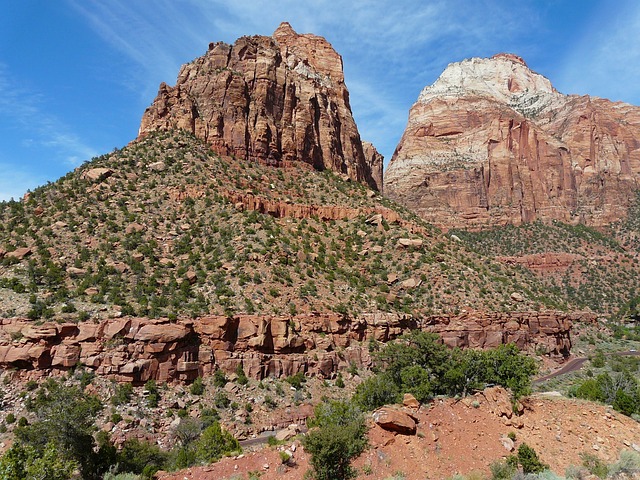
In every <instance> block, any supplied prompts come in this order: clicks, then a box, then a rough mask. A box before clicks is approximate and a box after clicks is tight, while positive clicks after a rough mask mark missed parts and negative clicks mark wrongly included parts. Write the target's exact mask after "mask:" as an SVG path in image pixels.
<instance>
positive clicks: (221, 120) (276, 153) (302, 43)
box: [139, 23, 382, 188]
mask: <svg viewBox="0 0 640 480" xmlns="http://www.w3.org/2000/svg"><path fill="white" fill-rule="evenodd" d="M172 128H181V129H185V130H187V131H190V132H192V133H194V134H195V135H196V136H198V137H199V138H201V139H203V140H205V141H206V142H207V143H209V144H210V145H211V146H212V148H213V149H214V150H215V151H217V152H218V153H220V154H222V155H235V156H238V157H241V158H244V159H247V160H251V161H260V162H264V163H267V164H271V165H276V166H280V165H286V164H287V163H288V162H294V161H302V162H305V163H308V164H310V165H312V166H313V167H314V168H316V169H319V170H322V169H330V170H333V171H336V172H340V173H344V174H347V175H348V176H349V177H350V178H351V179H353V180H356V181H360V182H365V183H368V184H369V185H370V186H371V187H373V188H376V187H377V185H378V183H376V181H375V180H374V179H376V178H381V177H382V164H380V165H379V166H378V167H376V168H378V170H376V171H372V170H371V167H370V164H368V163H367V162H366V160H365V156H364V152H363V145H362V141H361V140H360V135H359V133H358V128H357V126H356V124H355V121H354V120H353V116H352V114H351V107H350V105H349V92H348V91H347V88H346V86H345V83H344V75H343V70H342V58H341V57H340V55H338V53H336V51H335V50H334V49H333V47H332V46H331V44H329V42H327V41H326V40H325V39H324V38H322V37H318V36H315V35H309V34H305V35H299V34H297V33H296V32H295V31H294V30H293V29H292V28H291V26H290V25H289V24H288V23H283V24H282V25H280V27H279V28H278V29H277V30H276V31H275V33H274V34H273V36H272V37H263V36H253V37H242V38H240V39H238V40H237V41H236V43H235V44H233V45H227V44H225V43H212V44H210V45H209V50H208V52H207V53H206V54H205V55H204V56H202V57H200V58H197V59H195V60H194V61H193V62H191V63H189V64H187V65H183V67H182V68H181V69H180V73H179V75H178V80H177V83H176V85H175V86H174V87H170V86H168V85H166V84H164V83H163V84H161V85H160V89H159V91H158V96H157V97H156V99H155V101H154V102H153V104H152V105H151V106H150V107H149V108H147V110H146V111H145V113H144V115H143V117H142V122H141V125H140V131H139V135H140V136H144V135H145V134H147V133H149V132H151V131H155V130H165V129H172Z"/></svg>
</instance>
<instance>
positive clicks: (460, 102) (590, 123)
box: [385, 54, 640, 228]
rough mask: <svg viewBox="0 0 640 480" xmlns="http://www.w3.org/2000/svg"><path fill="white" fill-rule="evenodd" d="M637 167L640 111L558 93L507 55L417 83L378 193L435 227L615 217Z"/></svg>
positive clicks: (634, 182) (594, 221) (634, 184)
mask: <svg viewBox="0 0 640 480" xmlns="http://www.w3.org/2000/svg"><path fill="white" fill-rule="evenodd" d="M639 174H640V108H638V107H634V106H631V105H628V104H623V103H613V102H610V101H608V100H604V99H600V98H593V97H589V96H575V95H563V94H561V93H559V92H558V91H557V90H555V89H554V88H553V86H552V85H551V83H550V82H549V80H548V79H546V78H545V77H543V76H542V75H539V74H537V73H535V72H533V71H531V70H530V69H529V68H528V67H527V65H526V64H525V62H524V61H523V60H522V59H521V58H520V57H517V56H515V55H509V54H500V55H496V56H494V57H493V58H490V59H480V58H473V59H469V60H464V61H462V62H459V63H453V64H450V65H449V66H448V67H447V69H446V70H445V71H444V72H443V74H442V75H441V76H440V78H439V79H438V80H437V81H436V82H435V83H434V84H433V85H430V86H427V87H426V88H425V89H424V90H423V91H422V93H421V94H420V96H419V98H418V101H417V102H416V103H415V104H414V105H413V107H412V108H411V111H410V113H409V121H408V124H407V128H406V130H405V132H404V135H403V137H402V139H401V140H400V143H399V145H398V147H397V148H396V152H395V153H394V155H393V158H392V159H391V162H390V165H389V168H388V170H387V171H386V172H385V192H386V194H387V195H388V196H389V197H390V198H392V199H394V200H397V201H399V202H401V203H403V204H405V205H406V206H408V207H410V208H412V209H414V210H415V211H416V212H417V213H419V214H420V215H421V216H422V217H424V218H425V219H427V220H429V221H431V222H434V223H436V224H438V225H440V226H442V227H444V228H452V227H462V228H464V227H470V228H478V227H484V226H493V225H503V224H516V225H517V224H520V223H523V222H530V221H533V220H536V219H542V220H552V219H555V220H561V221H564V222H570V223H585V224H587V225H593V226H599V225H605V224H608V223H611V222H613V221H616V220H618V219H620V218H622V217H623V216H624V215H625V214H626V211H627V208H628V206H629V201H630V199H631V198H632V195H631V193H632V192H633V191H634V190H636V189H637V188H638V181H639V176H638V175H639Z"/></svg>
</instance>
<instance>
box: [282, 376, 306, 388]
mask: <svg viewBox="0 0 640 480" xmlns="http://www.w3.org/2000/svg"><path fill="white" fill-rule="evenodd" d="M284 381H285V382H287V383H288V384H289V385H291V386H292V387H294V388H295V389H296V390H300V389H301V388H302V387H303V386H304V383H306V381H307V377H305V376H304V373H302V372H298V373H296V374H295V375H291V376H290V377H287V378H285V379H284Z"/></svg>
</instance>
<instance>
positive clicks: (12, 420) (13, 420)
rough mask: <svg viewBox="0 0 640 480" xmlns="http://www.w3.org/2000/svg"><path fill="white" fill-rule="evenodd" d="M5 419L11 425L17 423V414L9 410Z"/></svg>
mask: <svg viewBox="0 0 640 480" xmlns="http://www.w3.org/2000/svg"><path fill="white" fill-rule="evenodd" d="M5 421H6V422H7V423H8V424H9V425H11V424H12V423H16V416H15V415H14V414H13V412H9V413H8V414H7V417H6V418H5Z"/></svg>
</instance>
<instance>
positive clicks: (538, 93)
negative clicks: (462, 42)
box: [418, 54, 564, 110]
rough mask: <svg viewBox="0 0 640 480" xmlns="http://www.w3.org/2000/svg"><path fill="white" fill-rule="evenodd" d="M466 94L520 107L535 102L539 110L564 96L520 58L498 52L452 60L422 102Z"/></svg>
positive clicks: (419, 98) (526, 106)
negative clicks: (489, 55)
mask: <svg viewBox="0 0 640 480" xmlns="http://www.w3.org/2000/svg"><path fill="white" fill-rule="evenodd" d="M462 96H480V97H489V99H493V100H495V101H498V102H500V103H505V104H508V105H510V106H512V107H513V108H515V109H516V110H521V109H525V110H526V109H530V108H531V107H532V106H534V105H535V108H536V109H539V108H541V107H543V106H544V105H546V104H548V103H549V102H551V101H553V100H558V99H559V98H561V97H564V95H562V94H561V93H559V92H558V91H557V90H556V89H555V88H553V86H552V85H551V82H550V81H549V79H547V78H546V77H544V76H542V75H540V74H539V73H536V72H534V71H532V70H531V69H529V67H527V65H526V64H525V62H524V61H523V60H522V59H521V58H520V57H517V56H515V55H511V54H498V55H495V56H493V57H492V58H470V59H467V60H463V61H461V62H456V63H450V64H449V65H448V66H447V68H446V69H445V71H444V72H443V73H442V75H440V77H439V78H438V79H437V80H436V81H435V83H433V85H429V86H427V87H425V88H424V89H423V90H422V92H421V93H420V96H419V97H418V102H422V103H429V102H430V101H431V100H432V99H434V98H436V97H439V98H442V97H462ZM518 107H520V108H518Z"/></svg>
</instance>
